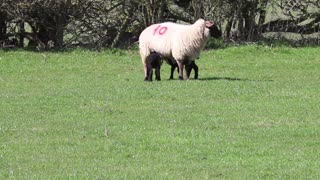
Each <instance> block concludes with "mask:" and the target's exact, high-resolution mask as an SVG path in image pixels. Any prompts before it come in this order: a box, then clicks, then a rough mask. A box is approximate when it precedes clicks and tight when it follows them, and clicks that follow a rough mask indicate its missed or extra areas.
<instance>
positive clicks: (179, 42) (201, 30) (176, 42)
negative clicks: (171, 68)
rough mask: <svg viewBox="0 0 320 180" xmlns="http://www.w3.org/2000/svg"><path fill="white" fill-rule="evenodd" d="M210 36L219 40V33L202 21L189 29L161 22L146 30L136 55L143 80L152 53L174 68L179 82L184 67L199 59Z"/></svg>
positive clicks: (198, 21)
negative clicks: (139, 60) (140, 65)
mask: <svg viewBox="0 0 320 180" xmlns="http://www.w3.org/2000/svg"><path fill="white" fill-rule="evenodd" d="M210 36H212V37H215V38H218V37H220V36H221V31H220V30H219V28H218V27H217V26H216V25H215V23H214V22H212V21H205V20H203V19H199V20H197V21H196V22H195V23H194V24H191V25H182V24H176V23H172V22H164V23H160V24H153V25H151V26H149V27H147V28H146V29H144V30H143V31H142V33H141V34H140V37H139V51H140V56H141V60H142V63H143V66H144V75H145V77H147V57H148V56H149V55H150V53H151V52H157V53H158V54H159V55H161V56H162V57H163V58H165V59H169V60H171V61H172V63H176V64H177V66H178V70H179V79H181V80H182V79H183V65H187V66H189V65H190V64H191V62H192V61H194V60H195V59H196V58H198V57H199V55H200V51H201V50H202V49H203V47H204V46H205V44H206V43H207V41H208V39H209V37H210ZM187 78H188V77H187Z"/></svg>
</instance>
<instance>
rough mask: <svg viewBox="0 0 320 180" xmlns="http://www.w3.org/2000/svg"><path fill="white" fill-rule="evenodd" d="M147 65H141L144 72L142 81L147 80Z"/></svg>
mask: <svg viewBox="0 0 320 180" xmlns="http://www.w3.org/2000/svg"><path fill="white" fill-rule="evenodd" d="M147 66H148V65H147V64H146V63H144V64H143V70H144V80H145V81H147V80H148V67H147Z"/></svg>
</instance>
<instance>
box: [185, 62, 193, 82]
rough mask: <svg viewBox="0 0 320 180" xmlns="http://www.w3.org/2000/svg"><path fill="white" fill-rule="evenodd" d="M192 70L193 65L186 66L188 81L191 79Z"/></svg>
mask: <svg viewBox="0 0 320 180" xmlns="http://www.w3.org/2000/svg"><path fill="white" fill-rule="evenodd" d="M191 70H192V64H189V65H186V76H187V79H189V77H190V73H191Z"/></svg>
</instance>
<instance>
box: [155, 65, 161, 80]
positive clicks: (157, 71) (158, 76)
mask: <svg viewBox="0 0 320 180" xmlns="http://www.w3.org/2000/svg"><path fill="white" fill-rule="evenodd" d="M155 71H156V80H157V81H160V80H161V78H160V66H159V67H156V70H155Z"/></svg>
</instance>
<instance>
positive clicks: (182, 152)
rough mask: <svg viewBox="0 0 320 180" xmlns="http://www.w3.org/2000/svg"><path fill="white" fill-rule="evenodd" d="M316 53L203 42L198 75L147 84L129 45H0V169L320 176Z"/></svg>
mask: <svg viewBox="0 0 320 180" xmlns="http://www.w3.org/2000/svg"><path fill="white" fill-rule="evenodd" d="M319 52H320V48H319V47H318V48H316V47H305V48H299V49H294V48H289V47H274V48H271V47H265V46H255V45H251V46H240V47H229V48H225V49H219V50H215V51H205V52H203V53H202V54H201V57H200V59H199V60H198V61H197V64H198V66H199V78H200V79H199V80H192V79H191V80H188V81H179V80H167V79H168V78H169V71H170V69H169V66H168V65H166V64H164V65H163V66H162V69H161V73H162V74H161V76H162V81H160V82H157V81H154V82H152V83H149V82H144V81H143V78H144V77H143V67H142V64H141V61H140V59H139V55H138V53H137V52H136V51H116V52H112V51H110V50H105V51H102V52H94V51H88V50H73V51H68V52H59V53H55V52H44V53H36V52H29V51H23V50H18V51H9V52H5V51H1V50H0V179H8V178H12V179H216V178H221V179H271V178H272V179H274V178H276V179H319V178H320V171H319V169H320V161H319V157H320V129H319V127H320V55H319ZM192 76H193V74H192ZM175 78H176V79H177V74H175Z"/></svg>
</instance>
